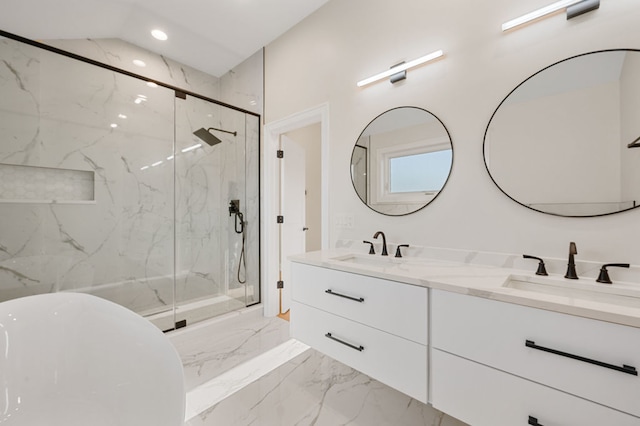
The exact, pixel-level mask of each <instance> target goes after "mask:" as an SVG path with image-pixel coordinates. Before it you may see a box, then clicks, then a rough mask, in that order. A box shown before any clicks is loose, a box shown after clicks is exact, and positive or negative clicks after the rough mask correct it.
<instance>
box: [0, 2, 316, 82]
mask: <svg viewBox="0 0 640 426" xmlns="http://www.w3.org/2000/svg"><path fill="white" fill-rule="evenodd" d="M327 1H328V0H3V1H2V13H0V29H1V30H4V31H7V32H10V33H14V34H17V35H20V36H23V37H26V38H30V39H34V40H42V41H46V40H53V39H84V38H91V39H101V38H119V39H122V40H125V41H127V42H129V43H132V44H135V45H137V46H140V47H143V48H145V49H148V50H151V51H153V52H157V53H160V54H162V55H164V56H166V57H168V58H171V59H173V60H176V61H178V62H182V63H184V64H186V65H189V66H191V67H193V68H196V69H198V70H200V71H203V72H206V73H208V74H211V75H214V76H216V77H220V76H221V75H223V74H225V73H226V72H227V71H229V70H230V69H232V68H233V67H235V66H236V65H238V64H239V63H241V62H242V61H244V60H245V59H247V58H248V57H250V56H251V55H253V54H254V53H255V52H257V51H258V50H259V49H260V48H262V47H263V46H266V45H267V44H269V43H270V42H271V41H273V40H275V39H276V38H278V37H279V36H280V35H282V34H283V33H285V32H286V31H287V30H289V29H290V28H291V27H293V26H294V25H295V24H297V23H298V22H300V21H301V20H303V19H304V18H305V17H306V16H308V15H310V14H311V13H312V12H314V11H315V10H316V9H318V8H319V7H321V6H322V5H323V4H325V3H326V2H327ZM155 28H158V29H161V30H163V31H164V32H165V33H167V35H168V36H169V39H168V40H167V41H158V40H156V39H154V38H153V37H152V36H151V34H150V31H151V30H152V29H155Z"/></svg>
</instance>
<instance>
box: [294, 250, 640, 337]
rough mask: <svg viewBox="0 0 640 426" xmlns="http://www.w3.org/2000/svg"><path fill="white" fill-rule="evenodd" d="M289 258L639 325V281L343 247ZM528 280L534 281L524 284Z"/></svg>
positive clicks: (340, 269)
mask: <svg viewBox="0 0 640 426" xmlns="http://www.w3.org/2000/svg"><path fill="white" fill-rule="evenodd" d="M289 260H290V261H292V262H296V263H304V264H307V265H313V266H320V267H324V268H329V269H334V270H339V271H344V272H351V273H355V274H360V275H367V276H371V277H376V278H382V279H386V280H392V281H398V282H401V283H405V284H410V285H417V286H422V287H428V288H432V289H438V290H446V291H450V292H455V293H461V294H467V295H471V296H477V297H483V298H486V299H492V300H499V301H502V302H508V303H515V304H518V305H524V306H530V307H533V308H539V309H545V310H549V311H555V312H560V313H565V314H570V315H576V316H581V317H586V318H592V319H596V320H601V321H607V322H612V323H617V324H622V325H627V326H631V327H637V328H640V283H629V282H616V283H615V284H613V285H608V284H600V283H596V282H595V281H594V280H592V279H581V280H569V279H565V278H564V277H563V276H562V275H557V274H550V275H549V276H548V277H537V276H536V275H535V274H534V273H533V272H530V271H523V270H522V269H514V268H505V267H499V266H489V265H472V264H468V263H462V262H452V261H445V260H437V259H428V258H422V257H420V258H416V257H414V258H412V257H403V258H402V259H397V258H394V257H392V256H388V257H383V256H380V255H367V254H363V253H357V252H354V251H352V250H349V249H332V250H323V251H316V252H309V253H303V254H300V255H296V256H291V257H289ZM514 279H515V280H517V281H518V282H519V283H524V287H525V288H528V287H533V288H538V286H537V285H536V284H535V283H542V284H543V288H550V289H551V290H553V291H551V292H547V291H544V290H543V291H537V290H535V291H531V289H530V288H529V289H522V288H512V287H509V286H507V283H508V282H509V281H511V280H514ZM528 282H533V283H534V285H533V286H527V283H528ZM516 284H517V283H516ZM547 284H548V285H549V286H548V287H547V286H546V285H547ZM554 293H555V294H554ZM611 293H613V296H610V294H611Z"/></svg>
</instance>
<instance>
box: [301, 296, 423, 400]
mask: <svg viewBox="0 0 640 426" xmlns="http://www.w3.org/2000/svg"><path fill="white" fill-rule="evenodd" d="M328 333H330V337H329V336H328V335H327V334H328ZM291 335H292V337H294V338H296V339H298V340H300V341H302V342H304V343H306V344H307V345H309V346H311V347H313V348H314V349H316V350H318V351H320V352H322V353H324V354H326V355H328V356H330V357H331V358H334V359H336V360H337V361H340V362H342V363H343V364H346V365H348V366H350V367H353V368H355V369H356V370H358V371H361V372H363V373H364V374H367V375H368V376H370V377H372V378H374V379H376V380H379V381H380V382H382V383H385V384H387V385H389V386H391V387H392V388H395V389H397V390H399V391H400V392H403V393H405V394H407V395H409V396H411V397H413V398H415V399H417V400H418V401H422V402H425V403H426V402H427V347H426V346H424V345H420V344H418V343H415V342H411V341H409V340H406V339H403V338H401V337H397V336H394V335H391V334H389V333H385V332H383V331H380V330H376V329H374V328H371V327H367V326H365V325H362V324H360V323H357V322H354V321H350V320H347V319H345V318H342V317H339V316H336V315H333V314H329V313H327V312H324V311H321V310H319V309H315V308H312V307H310V306H307V305H304V304H301V303H297V302H292V304H291ZM334 339H339V340H340V341H342V342H344V343H341V342H340V341H337V340H334ZM345 343H348V344H349V345H351V346H347V345H346V344H345Z"/></svg>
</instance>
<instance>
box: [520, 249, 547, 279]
mask: <svg viewBox="0 0 640 426" xmlns="http://www.w3.org/2000/svg"><path fill="white" fill-rule="evenodd" d="M522 257H523V258H525V259H535V260H537V261H538V270H537V271H536V275H544V276H546V275H549V274H547V268H545V266H544V260H542V259H540V258H539V257H535V256H531V255H528V254H523V255H522Z"/></svg>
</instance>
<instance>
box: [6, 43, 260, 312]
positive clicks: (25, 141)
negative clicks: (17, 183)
mask: <svg viewBox="0 0 640 426" xmlns="http://www.w3.org/2000/svg"><path fill="white" fill-rule="evenodd" d="M51 44H54V43H51ZM71 44H73V45H75V48H76V49H77V50H78V51H82V50H83V49H84V50H86V51H89V50H93V51H94V54H96V55H102V56H103V57H104V58H107V59H108V61H111V62H120V63H124V62H127V61H128V60H129V59H130V58H133V57H137V56H138V54H139V49H137V48H135V46H130V45H129V46H126V47H127V48H123V42H120V41H114V40H106V41H100V42H96V41H91V40H80V41H65V42H60V43H59V46H58V47H65V46H68V45H71ZM136 49H137V50H136ZM76 53H78V52H76ZM147 53H148V52H147ZM108 61H107V62H108ZM145 61H146V62H147V67H145V70H144V73H147V74H145V75H148V76H149V77H150V78H153V79H156V80H159V81H163V82H167V83H168V84H172V85H174V86H177V87H183V88H185V89H187V90H192V91H194V92H198V93H201V94H203V95H205V96H211V97H213V98H216V97H217V96H218V95H219V94H220V87H219V79H217V78H215V77H212V76H207V75H205V74H203V73H199V72H197V71H196V70H192V69H189V68H187V67H181V66H179V64H177V63H175V62H172V61H170V60H168V59H166V58H163V57H162V56H160V55H155V56H152V55H150V56H148V57H145ZM156 63H157V64H156ZM154 64H156V66H153V65H154ZM135 71H136V72H137V73H138V74H142V73H143V72H141V70H135ZM230 81H233V78H231V77H230ZM260 84H261V79H260ZM0 93H1V94H2V96H0V164H6V165H10V166H15V165H20V166H35V167H46V168H53V169H70V170H81V171H87V172H91V173H93V174H94V176H95V184H94V191H95V202H94V204H92V205H66V204H61V203H50V202H47V203H31V204H26V203H21V202H19V201H20V200H18V202H17V203H16V202H13V203H2V202H0V216H1V217H2V218H3V220H2V221H1V222H0V277H1V278H2V282H3V286H2V287H1V288H0V300H6V299H9V298H13V297H18V296H20V295H26V294H34V293H40V292H50V291H64V290H80V291H90V292H93V293H96V294H99V295H101V296H103V297H107V298H109V299H112V300H115V301H117V302H118V303H121V304H123V305H125V306H127V307H129V308H131V309H134V310H136V311H138V312H141V313H152V312H155V311H158V310H165V309H167V308H169V307H171V306H172V303H173V284H174V273H175V275H176V277H177V281H178V282H179V283H181V285H182V288H181V289H180V291H179V296H180V298H181V299H180V300H187V299H194V298H200V297H207V296H210V295H214V294H219V293H220V292H221V291H226V290H228V289H229V288H233V287H239V288H240V290H241V291H240V294H245V293H248V294H252V295H255V297H256V298H257V297H258V294H259V291H258V271H257V265H258V246H257V241H258V238H257V229H256V227H257V224H258V209H257V202H258V201H257V200H258V168H257V164H258V161H259V160H258V152H259V147H258V140H259V139H258V138H259V123H258V121H259V120H258V117H255V116H249V115H245V114H243V113H242V112H238V111H235V110H232V109H228V108H224V107H221V106H219V105H216V104H212V103H209V102H205V101H201V100H199V99H195V98H191V97H189V98H188V99H187V100H181V99H176V98H175V96H174V91H173V90H170V89H166V88H163V87H152V86H149V85H147V84H146V82H145V81H142V80H139V79H134V78H131V77H128V76H124V75H121V74H117V73H113V72H111V71H107V70H104V69H101V68H99V67H95V66H92V65H89V64H85V63H82V62H79V61H75V60H72V59H69V58H66V57H63V56H60V55H56V54H53V53H50V52H46V51H44V50H41V49H38V48H35V47H32V46H26V45H22V44H20V43H17V42H14V41H11V40H7V39H0ZM181 102H184V103H185V104H188V105H189V106H185V105H182V106H181V104H180V103H181ZM260 107H261V104H260ZM174 121H175V123H176V126H175V129H174ZM200 127H223V128H231V129H232V130H237V131H238V136H237V137H235V138H234V137H229V138H226V137H225V136H222V137H221V139H223V143H221V144H219V145H218V146H214V147H208V146H206V147H202V148H199V149H197V150H193V151H189V152H186V153H182V152H181V149H182V148H183V147H186V146H189V145H190V144H192V143H194V142H195V141H196V140H197V138H195V137H194V136H193V135H192V131H193V130H196V129H198V128H200ZM174 131H175V135H177V136H178V137H177V139H176V147H175V148H176V150H175V152H174ZM253 145H255V147H253ZM247 155H248V156H255V157H256V158H250V157H247ZM174 167H175V172H176V176H177V181H176V185H175V193H174ZM253 167H255V169H253ZM174 197H175V201H177V202H178V205H179V206H180V208H179V209H178V210H177V211H174ZM230 198H238V199H240V200H241V201H242V205H243V206H246V210H244V213H245V220H246V221H247V223H248V224H247V233H246V240H247V244H246V245H247V247H248V248H247V250H246V261H247V271H248V273H247V281H248V283H249V284H250V285H251V286H252V287H251V288H247V291H244V290H243V288H242V287H240V284H239V283H237V282H235V283H234V280H233V277H234V276H235V272H234V273H232V271H235V270H236V268H237V263H238V259H237V256H238V253H239V247H241V244H240V243H241V241H242V240H241V237H240V236H238V235H237V234H235V233H233V234H232V232H233V231H230V229H231V227H230V225H232V223H233V222H232V220H231V219H232V218H229V216H228V213H227V212H226V208H227V204H228V200H229V199H230ZM14 201H15V200H14ZM243 208H244V207H243ZM174 224H175V225H174ZM174 228H175V230H176V235H177V236H178V240H177V241H174ZM174 243H175V245H176V247H177V248H178V250H179V252H178V254H177V255H176V258H177V259H178V263H177V264H176V270H175V271H174V267H173V266H174ZM212 243H216V244H215V245H212ZM250 244H252V245H251V247H249V245H250ZM180 250H182V251H180ZM236 281H237V280H236ZM240 297H241V298H242V299H244V296H240ZM243 301H244V300H243Z"/></svg>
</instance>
